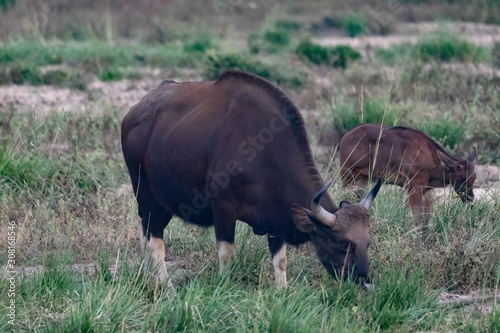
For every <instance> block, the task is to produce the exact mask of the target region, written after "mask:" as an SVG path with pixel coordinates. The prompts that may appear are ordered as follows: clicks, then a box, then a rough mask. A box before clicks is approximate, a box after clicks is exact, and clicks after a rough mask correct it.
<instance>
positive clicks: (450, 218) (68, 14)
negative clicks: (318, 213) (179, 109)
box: [0, 0, 500, 332]
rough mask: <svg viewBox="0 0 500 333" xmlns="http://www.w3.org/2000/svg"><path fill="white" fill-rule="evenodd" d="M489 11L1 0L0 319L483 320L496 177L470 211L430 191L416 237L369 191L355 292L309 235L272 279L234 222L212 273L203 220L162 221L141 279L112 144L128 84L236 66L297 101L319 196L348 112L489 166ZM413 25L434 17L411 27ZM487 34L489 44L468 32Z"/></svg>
mask: <svg viewBox="0 0 500 333" xmlns="http://www.w3.org/2000/svg"><path fill="white" fill-rule="evenodd" d="M318 13H321V15H318ZM20 18H21V19H20ZM499 18H500V5H499V3H498V2H496V1H486V2H481V3H479V2H474V3H473V4H465V2H461V1H447V2H446V3H441V2H440V1H426V2H422V3H421V2H420V1H413V2H411V3H406V2H391V1H366V0H364V1H353V2H352V3H351V4H350V5H341V4H340V3H337V2H334V3H330V2H329V1H315V2H311V3H308V2H307V3H306V2H302V1H292V0H289V1H279V2H276V3H275V4H274V5H271V4H270V3H269V2H264V1H255V2H248V3H247V2H237V1H215V0H214V1H206V2H202V1H192V2H184V1H180V0H178V1H171V2H165V3H163V2H160V1H158V2H147V1H143V2H141V1H128V2H126V3H124V2H123V3H122V2H119V1H117V2H92V1H89V0H88V1H87V0H85V1H82V2H68V1H53V2H50V1H48V2H44V3H43V4H39V3H36V2H29V1H19V0H17V1H16V0H9V1H0V266H1V267H2V277H1V278H0V318H1V321H0V332H118V331H121V332H158V331H159V332H170V331H186V332H194V331H196V332H200V331H201V332H205V331H206V332H215V331H217V332H220V331H227V332H246V331H252V332H315V331H321V332H450V331H451V332H500V307H499V305H498V301H499V300H500V299H499V298H498V297H496V296H495V295H499V294H500V292H499V291H498V288H499V286H500V199H499V198H500V186H499V183H498V182H490V183H481V184H478V186H481V187H482V188H483V189H485V190H487V191H488V192H487V193H489V196H485V197H483V198H480V199H479V200H478V201H477V202H476V203H475V205H474V208H473V209H470V208H469V207H467V206H465V205H463V204H462V203H461V202H460V200H459V199H458V197H457V196H456V195H455V194H450V195H449V196H446V197H445V198H444V199H441V200H440V202H439V204H438V203H436V204H434V206H433V215H432V219H431V222H430V228H431V232H430V237H429V239H428V241H427V242H426V244H425V246H424V248H422V249H416V248H415V240H416V234H417V231H416V230H415V225H414V220H413V216H412V214H411V210H410V208H409V206H408V204H407V200H406V194H405V192H404V191H403V190H402V189H400V188H396V187H391V186H385V187H383V189H382V190H381V193H380V194H379V196H378V197H377V199H376V200H375V203H374V206H373V208H372V210H371V218H372V224H371V235H372V241H373V245H372V247H371V248H370V253H369V257H370V260H371V270H372V276H373V282H374V283H375V286H376V287H375V290H374V291H373V292H367V291H365V290H363V289H361V288H359V287H358V286H356V285H354V284H353V283H351V282H343V281H336V280H334V279H332V278H331V277H329V276H328V275H327V273H326V271H324V269H323V268H322V266H321V264H320V263H319V260H318V259H317V257H316V254H315V253H314V250H313V249H312V247H311V246H310V245H308V244H305V245H303V246H301V247H299V248H292V247H289V249H288V255H289V258H288V260H289V261H288V263H289V264H288V279H289V287H288V288H287V289H286V290H277V289H276V288H275V286H274V277H273V270H272V264H271V260H270V256H269V253H268V250H267V240H266V239H265V237H258V236H255V235H253V233H252V231H251V228H249V227H248V226H247V225H245V224H243V223H239V224H238V226H237V236H236V251H237V258H236V260H235V262H234V264H233V265H232V267H231V271H230V272H229V273H228V274H227V275H226V276H219V274H218V258H217V250H216V245H215V236H214V231H213V229H208V230H205V229H200V228H198V227H195V226H192V225H187V224H184V223H183V222H182V221H180V220H178V219H174V220H173V221H172V222H171V223H170V224H169V226H168V228H167V229H166V232H165V243H166V259H167V262H168V264H167V269H168V271H169V273H170V274H172V279H173V282H174V289H175V290H170V289H168V288H166V287H165V286H163V285H158V284H157V283H156V282H155V281H154V280H151V279H146V278H144V276H143V274H142V271H143V267H141V265H140V263H141V260H140V259H141V247H140V237H139V236H140V233H139V230H140V228H139V218H138V216H137V207H136V203H135V199H134V196H133V194H132V193H131V191H130V186H129V179H128V174H127V172H126V168H125V165H124V162H123V157H122V154H121V145H120V124H121V119H122V118H123V116H124V115H125V113H126V112H127V111H128V108H129V107H130V106H131V105H133V104H134V103H136V102H137V101H138V100H139V98H140V96H137V93H135V94H134V93H133V92H137V91H144V92H145V91H148V90H149V89H151V88H153V87H154V86H155V85H156V84H158V83H159V82H161V81H162V80H164V79H175V80H178V81H185V80H201V79H215V78H216V77H217V76H218V75H219V74H220V73H221V72H222V71H224V70H225V69H229V68H236V69H240V70H245V71H249V72H252V73H256V74H258V75H260V76H262V77H265V78H267V79H269V80H271V81H273V82H275V83H276V84H278V85H279V86H280V87H281V88H282V89H284V90H285V91H286V93H287V94H288V95H289V96H290V97H291V99H292V100H293V101H294V102H295V103H296V105H297V106H298V107H299V109H300V110H301V111H302V112H303V116H304V119H305V121H306V126H307V130H308V134H309V136H310V139H311V143H312V150H313V153H314V157H315V159H316V162H317V163H318V164H319V165H323V168H322V174H323V176H324V178H325V179H332V178H333V179H335V180H336V182H335V185H334V186H333V188H332V189H331V190H330V194H331V196H332V197H333V198H334V201H335V202H336V203H339V202H340V200H342V199H344V198H345V197H346V196H349V193H345V192H344V191H343V190H342V189H341V182H340V180H339V179H338V170H339V166H338V162H337V159H336V156H332V154H333V153H335V151H336V149H335V147H336V145H337V144H338V142H339V140H340V138H341V136H342V135H343V134H345V133H346V132H347V131H348V130H350V129H351V128H353V127H354V126H356V125H357V124H359V123H361V122H384V123H385V124H387V125H402V126H412V127H415V128H418V129H420V130H422V131H424V132H425V133H427V134H429V135H430V136H432V137H433V138H434V139H436V140H437V141H438V142H440V143H441V144H442V145H443V146H444V147H446V149H448V150H449V151H450V152H451V153H453V154H454V155H455V156H457V157H459V158H465V157H466V156H467V155H468V153H469V151H470V150H471V149H472V147H473V146H475V147H477V149H478V164H492V165H498V164H499V163H500V161H499V159H500V154H499V150H498V147H499V145H500V90H499V86H500V37H499V36H498V35H497V34H498V31H500V26H497V24H499V23H500V21H499ZM428 20H431V21H437V20H440V21H439V22H440V24H439V25H437V28H436V29H437V30H435V31H434V30H433V31H432V32H423V33H422V32H421V31H420V30H418V31H417V32H415V26H417V27H424V24H423V23H419V22H421V21H428ZM463 21H474V22H475V23H467V24H468V25H466V26H465V25H463V24H464V23H463ZM464 27H465V28H464ZM412 29H413V30H412ZM457 31H462V32H461V33H460V32H457ZM485 31H486V32H488V33H489V34H490V35H488V36H490V37H492V42H488V43H482V42H481V43H480V42H477V43H475V42H474V36H477V35H481V34H482V35H484V34H486V32H485ZM410 33H411V34H412V35H411V38H410V37H409V38H408V39H409V40H410V39H412V38H414V39H415V40H414V42H405V43H392V44H390V45H386V44H384V45H378V44H376V40H377V38H382V39H383V38H385V37H388V38H389V37H391V36H406V35H405V34H410ZM332 36H333V38H338V40H343V38H351V41H352V42H353V43H349V45H348V44H347V43H346V44H340V45H338V44H336V45H329V44H328V43H327V42H326V40H327V39H331V38H332ZM471 36H472V37H471ZM375 37H376V38H375ZM356 38H358V39H356ZM366 38H368V40H370V39H369V38H374V39H373V40H374V42H373V45H371V46H370V47H368V46H363V47H359V46H356V45H358V44H356V43H355V42H356V41H358V40H361V39H366ZM495 38H499V39H495ZM495 40H496V42H495ZM291 69H293V70H291ZM117 87H118V88H117ZM62 92H64V94H62ZM51 93H53V94H61V95H60V96H63V97H61V98H59V99H54V100H52V99H51V98H49V94H51ZM58 96H59V95H58ZM14 234H15V235H14ZM9 237H11V238H9ZM12 237H14V238H12ZM11 239H15V240H14V241H12V240H11ZM14 243H15V245H12V244H14ZM12 249H14V250H12ZM13 256H15V259H14V260H15V263H13V262H10V261H9V259H12V258H13ZM10 264H12V267H10V266H9V265H10ZM11 271H12V272H16V274H17V275H16V278H15V279H9V277H11V276H12V274H11V273H10V272H11ZM459 295H472V296H471V298H463V299H461V298H459ZM12 300H14V301H15V311H14V313H15V319H14V320H15V325H11V324H10V323H9V320H13V319H12V317H11V315H12V313H13V311H11V309H12V306H11V304H12V303H11V302H12ZM9 306H10V308H9Z"/></svg>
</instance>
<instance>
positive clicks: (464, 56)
mask: <svg viewBox="0 0 500 333" xmlns="http://www.w3.org/2000/svg"><path fill="white" fill-rule="evenodd" d="M414 53H415V57H416V58H417V59H421V60H423V61H430V60H439V61H450V60H456V61H462V62H482V61H486V60H488V59H489V56H490V55H489V50H488V48H486V47H482V46H477V45H474V44H472V43H469V42H468V41H466V40H464V39H461V38H459V37H457V36H456V35H454V34H452V33H449V32H446V31H443V32H440V33H438V34H437V35H435V36H427V37H424V38H422V39H421V40H420V41H419V42H418V43H417V44H416V45H415V48H414Z"/></svg>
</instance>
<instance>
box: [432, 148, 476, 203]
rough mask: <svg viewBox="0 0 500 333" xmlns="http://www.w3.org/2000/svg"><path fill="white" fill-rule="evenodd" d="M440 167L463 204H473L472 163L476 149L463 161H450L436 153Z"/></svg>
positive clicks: (438, 152) (440, 153)
mask: <svg viewBox="0 0 500 333" xmlns="http://www.w3.org/2000/svg"><path fill="white" fill-rule="evenodd" d="M436 153H437V155H438V158H439V161H440V163H441V166H442V167H443V168H444V169H445V170H447V172H448V177H449V179H450V183H451V184H452V185H453V188H454V189H455V192H456V193H457V194H458V196H459V197H460V199H462V201H463V202H470V203H472V202H474V192H473V190H472V187H473V186H474V181H476V173H475V172H474V161H475V160H476V148H473V149H472V152H471V153H470V154H469V156H468V157H467V159H465V160H462V161H460V160H452V159H450V158H449V157H448V156H446V155H445V154H443V153H442V152H441V151H439V150H437V151H436Z"/></svg>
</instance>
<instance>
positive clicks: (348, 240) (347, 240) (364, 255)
mask: <svg viewBox="0 0 500 333" xmlns="http://www.w3.org/2000/svg"><path fill="white" fill-rule="evenodd" d="M330 185H331V183H330V184H329V185H327V186H325V187H323V188H322V189H321V190H320V191H319V192H318V193H317V194H316V195H315V197H314V199H313V201H312V203H311V210H309V209H306V208H303V207H300V206H299V205H295V204H294V205H292V216H293V221H294V223H295V226H296V227H297V228H298V229H299V230H300V231H302V232H304V233H307V234H309V237H310V239H311V242H312V243H313V244H314V248H315V249H316V253H317V255H318V257H319V260H320V261H321V263H322V264H323V266H325V268H326V270H327V271H328V273H329V274H330V275H331V276H333V277H343V278H347V277H348V276H352V277H353V278H354V279H355V281H356V282H357V283H362V282H366V281H367V279H368V273H369V272H370V265H369V262H368V247H369V246H370V242H371V241H370V234H369V229H370V223H369V222H370V221H369V215H368V212H369V209H370V206H371V204H372V202H373V200H374V199H375V196H376V195H377V193H378V191H379V189H380V185H381V181H380V180H379V181H378V183H377V185H376V186H375V187H374V188H373V189H372V190H371V191H370V193H368V194H367V195H366V197H365V198H364V199H363V200H361V202H360V203H359V204H351V203H349V202H347V201H342V202H341V203H340V209H339V210H338V211H336V212H335V213H331V212H328V211H327V210H326V209H324V208H323V207H321V205H320V203H319V201H320V199H321V196H322V195H323V193H324V192H325V191H326V190H327V189H328V187H329V186H330Z"/></svg>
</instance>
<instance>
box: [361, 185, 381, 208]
mask: <svg viewBox="0 0 500 333" xmlns="http://www.w3.org/2000/svg"><path fill="white" fill-rule="evenodd" d="M381 185H382V179H380V178H379V179H378V181H377V185H375V187H374V188H373V189H372V190H371V191H370V193H368V194H367V195H366V196H365V197H364V198H363V200H361V202H360V203H359V204H360V205H361V206H363V207H365V208H366V209H370V207H371V205H372V203H373V200H374V199H375V197H376V196H377V193H378V190H380V186H381Z"/></svg>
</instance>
